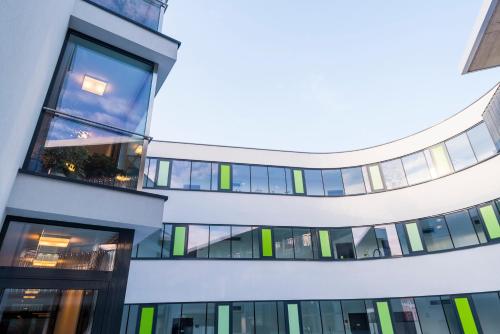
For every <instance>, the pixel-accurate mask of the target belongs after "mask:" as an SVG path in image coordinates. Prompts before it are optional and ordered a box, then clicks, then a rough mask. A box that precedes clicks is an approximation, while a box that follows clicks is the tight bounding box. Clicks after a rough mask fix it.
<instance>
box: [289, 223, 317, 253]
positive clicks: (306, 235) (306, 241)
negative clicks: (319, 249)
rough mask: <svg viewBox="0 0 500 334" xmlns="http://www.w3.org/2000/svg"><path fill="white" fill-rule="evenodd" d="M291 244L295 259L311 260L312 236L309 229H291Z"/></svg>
mask: <svg viewBox="0 0 500 334" xmlns="http://www.w3.org/2000/svg"><path fill="white" fill-rule="evenodd" d="M293 244H294V247H295V258H296V259H312V258H313V248H312V236H311V229H309V228H299V227H294V228H293Z"/></svg>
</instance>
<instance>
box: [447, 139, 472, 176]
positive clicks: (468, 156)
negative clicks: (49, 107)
mask: <svg viewBox="0 0 500 334" xmlns="http://www.w3.org/2000/svg"><path fill="white" fill-rule="evenodd" d="M445 144H446V148H447V149H448V153H449V154H450V158H451V162H452V163H453V167H454V168H455V170H456V171H457V170H461V169H464V168H467V167H469V166H472V165H473V164H475V163H476V162H477V160H476V156H475V155H474V152H472V147H471V146H470V143H469V139H468V138H467V135H466V134H465V133H463V134H461V135H459V136H456V137H454V138H452V139H450V140H447V141H446V142H445Z"/></svg>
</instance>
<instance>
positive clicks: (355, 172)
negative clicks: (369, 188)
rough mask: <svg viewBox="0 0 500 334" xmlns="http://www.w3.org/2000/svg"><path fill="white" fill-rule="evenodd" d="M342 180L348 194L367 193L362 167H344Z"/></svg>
mask: <svg viewBox="0 0 500 334" xmlns="http://www.w3.org/2000/svg"><path fill="white" fill-rule="evenodd" d="M342 180H343V182H344V189H345V193H346V195H356V194H364V193H366V189H365V183H364V180H363V173H362V171H361V167H352V168H343V169H342Z"/></svg>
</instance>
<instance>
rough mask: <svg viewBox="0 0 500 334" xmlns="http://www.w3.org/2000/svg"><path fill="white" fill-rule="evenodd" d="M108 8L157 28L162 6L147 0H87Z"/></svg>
mask: <svg viewBox="0 0 500 334" xmlns="http://www.w3.org/2000/svg"><path fill="white" fill-rule="evenodd" d="M89 1H90V2H93V3H96V4H98V5H101V6H103V7H105V8H106V9H109V10H110V11H112V12H115V13H117V14H118V15H122V16H125V17H126V18H128V19H130V20H132V21H134V22H136V23H139V24H141V25H143V26H146V27H148V28H150V29H153V30H160V29H159V22H160V17H161V11H162V10H164V9H163V8H162V5H161V2H160V1H158V2H155V1H147V0H139V1H138V0H121V1H115V0H89Z"/></svg>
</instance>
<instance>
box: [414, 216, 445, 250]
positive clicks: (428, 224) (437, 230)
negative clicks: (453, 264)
mask: <svg viewBox="0 0 500 334" xmlns="http://www.w3.org/2000/svg"><path fill="white" fill-rule="evenodd" d="M419 224H420V228H421V230H422V237H423V239H424V242H425V247H426V249H427V251H428V252H436V251H441V250H446V249H451V248H453V243H452V241H451V238H450V232H448V227H447V226H446V221H445V220H444V218H442V217H435V218H426V219H422V220H420V221H419Z"/></svg>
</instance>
